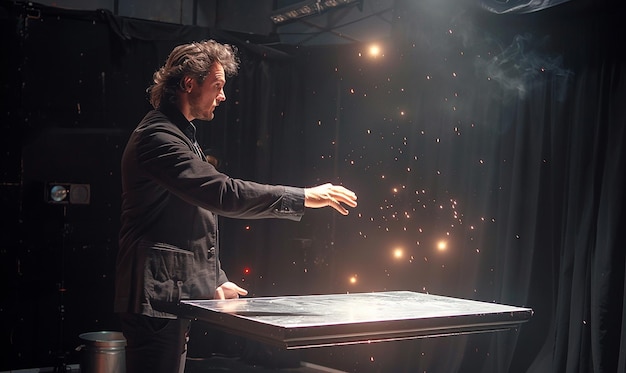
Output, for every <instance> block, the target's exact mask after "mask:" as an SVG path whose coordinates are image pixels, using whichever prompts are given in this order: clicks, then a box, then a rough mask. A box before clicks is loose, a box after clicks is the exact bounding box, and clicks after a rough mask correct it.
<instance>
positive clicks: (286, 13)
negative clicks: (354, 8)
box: [270, 0, 363, 25]
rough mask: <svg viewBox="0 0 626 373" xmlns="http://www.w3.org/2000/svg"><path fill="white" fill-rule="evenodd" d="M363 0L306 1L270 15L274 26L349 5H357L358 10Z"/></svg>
mask: <svg viewBox="0 0 626 373" xmlns="http://www.w3.org/2000/svg"><path fill="white" fill-rule="evenodd" d="M362 3H363V0H308V1H302V2H299V3H296V4H293V5H291V6H288V7H284V8H280V9H277V10H276V11H274V12H273V13H272V14H271V15H270V19H271V20H272V22H274V24H276V25H279V24H284V23H287V22H291V21H295V20H298V19H301V18H305V17H309V16H313V15H318V14H322V13H324V12H327V11H329V10H331V9H334V8H338V7H343V6H347V5H351V4H359V9H362V7H363V4H362Z"/></svg>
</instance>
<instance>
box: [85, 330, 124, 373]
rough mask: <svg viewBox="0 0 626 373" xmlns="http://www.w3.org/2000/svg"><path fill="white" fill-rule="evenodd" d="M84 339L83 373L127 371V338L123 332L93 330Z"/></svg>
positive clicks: (117, 372) (120, 372) (119, 372)
mask: <svg viewBox="0 0 626 373" xmlns="http://www.w3.org/2000/svg"><path fill="white" fill-rule="evenodd" d="M80 339H81V340H82V341H83V343H84V345H82V346H81V347H82V354H83V356H82V359H81V364H80V371H81V373H125V372H126V338H124V335H123V334H122V333H121V332H91V333H83V334H81V335H80Z"/></svg>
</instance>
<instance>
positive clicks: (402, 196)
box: [0, 1, 626, 372]
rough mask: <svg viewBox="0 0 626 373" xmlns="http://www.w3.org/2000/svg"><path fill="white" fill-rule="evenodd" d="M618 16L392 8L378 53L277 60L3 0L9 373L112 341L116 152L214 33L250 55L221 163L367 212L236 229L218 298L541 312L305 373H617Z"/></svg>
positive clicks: (450, 5) (227, 230) (219, 134)
mask: <svg viewBox="0 0 626 373" xmlns="http://www.w3.org/2000/svg"><path fill="white" fill-rule="evenodd" d="M613 14H614V12H611V10H610V9H608V7H606V6H604V5H599V4H596V5H593V6H592V5H590V4H586V3H581V2H576V1H572V2H570V3H568V4H564V5H560V6H557V7H554V8H550V9H547V10H544V11H540V12H535V13H530V14H524V15H513V14H510V15H495V14H490V13H487V12H485V11H483V10H481V9H479V8H476V7H472V6H468V5H467V4H463V3H457V2H453V1H444V2H441V1H436V2H435V1H422V2H412V1H398V2H397V4H396V17H395V18H394V19H395V21H394V25H393V29H394V32H393V36H392V38H390V39H389V40H381V41H380V42H381V44H380V45H381V48H382V55H378V56H377V57H372V56H370V55H369V51H368V46H366V45H349V46H334V47H332V46H329V47H316V48H287V47H276V46H274V47H272V48H270V47H268V46H263V45H259V44H257V43H246V42H245V39H242V38H241V35H234V34H226V33H218V32H215V31H210V30H206V29H202V28H197V27H183V26H176V25H169V24H161V23H154V22H147V21H138V20H128V19H121V18H118V17H113V16H111V15H110V14H109V13H107V12H106V11H98V12H71V11H61V10H58V9H53V8H41V7H37V6H28V5H26V4H19V3H8V2H4V3H3V8H2V39H1V40H2V43H3V45H5V46H6V47H5V50H8V51H10V53H3V57H4V58H3V59H2V61H3V66H5V68H4V69H3V72H2V74H3V75H2V96H1V98H2V102H4V104H3V108H5V109H4V110H3V112H2V123H3V130H4V133H5V136H3V137H2V146H3V147H2V148H3V157H2V203H3V208H2V211H3V213H2V223H3V230H2V232H3V233H2V243H1V245H2V246H1V249H2V250H0V255H1V256H2V257H1V260H0V262H1V263H2V275H3V281H2V283H3V296H2V301H1V307H0V312H1V315H0V319H1V320H2V321H1V322H2V344H1V348H2V350H3V351H4V353H3V356H7V358H6V359H5V358H4V357H3V359H2V367H0V369H15V368H20V367H33V366H41V365H43V364H54V363H55V361H56V360H57V359H58V355H59V354H64V353H66V352H67V351H73V348H74V347H76V346H77V345H78V344H79V343H80V341H79V339H78V334H79V333H82V332H88V331H93V330H106V329H115V328H117V322H116V319H115V317H114V316H113V315H112V313H111V309H112V307H111V298H112V281H113V280H112V276H113V264H114V258H115V252H116V245H117V242H116V239H117V229H118V218H119V168H118V166H119V158H120V155H121V151H122V150H123V146H124V143H125V140H126V137H127V134H128V132H129V131H130V130H132V128H133V127H134V125H135V124H136V123H137V122H138V121H139V120H140V118H141V116H142V115H143V114H144V112H145V111H146V110H148V109H149V107H148V103H147V100H146V96H145V88H146V87H147V86H148V85H149V84H150V79H151V74H152V72H153V71H154V70H155V69H156V68H157V67H158V66H159V65H161V64H162V63H163V61H164V59H165V57H166V56H167V53H168V52H169V50H170V49H171V47H172V46H173V45H176V44H178V43H180V42H183V41H189V40H198V39H202V38H206V37H214V38H217V39H219V40H220V41H225V42H230V43H234V44H236V45H238V46H239V48H240V52H241V57H242V68H241V72H240V74H239V76H238V77H236V78H233V79H231V80H229V83H228V85H227V92H226V95H227V104H226V105H223V106H222V107H220V109H219V110H218V112H217V113H216V119H215V120H214V121H213V122H211V123H200V124H199V125H200V128H201V140H202V141H201V142H202V143H203V145H204V147H205V148H207V149H210V150H211V152H212V153H214V154H216V155H217V156H218V157H219V158H220V160H221V165H220V167H222V168H223V169H224V170H225V171H226V172H228V173H229V174H231V175H232V176H235V177H241V178H248V179H254V180H258V181H261V182H269V183H282V184H292V185H312V184H316V183H320V182H326V181H331V182H336V183H343V184H345V185H347V186H348V187H350V188H352V189H354V190H355V191H356V192H357V193H358V195H359V207H358V208H357V209H355V210H353V211H352V212H351V214H350V215H349V216H348V217H345V218H344V217H340V216H338V215H337V214H336V213H333V212H332V211H327V210H314V211H308V212H307V214H306V216H305V217H304V218H303V221H302V222H300V223H294V222H282V221H236V220H226V219H225V220H224V221H223V224H222V235H223V239H222V242H223V245H224V248H223V264H224V266H225V268H226V269H227V271H228V273H229V276H230V278H231V280H233V281H235V282H238V283H241V284H242V285H243V286H244V287H247V288H248V289H249V290H250V292H251V295H253V296H265V295H279V294H280V295H282V294H309V293H330V292H358V291H384V290H397V289H402V290H414V291H422V292H430V293H434V294H441V295H449V296H455V297H461V298H469V299H476V300H484V301H489V302H498V303H505V304H513V305H519V306H528V307H531V308H533V310H534V311H535V314H534V316H533V318H532V319H531V321H530V322H528V323H526V324H524V325H522V326H521V327H520V328H516V329H515V330H512V331H507V332H499V333H494V334H484V335H471V336H455V337H446V338H438V339H426V340H417V341H404V342H392V343H380V344H371V345H359V346H344V347H336V348H320V349H314V350H307V351H303V352H302V358H303V359H306V360H312V361H315V362H319V363H321V364H325V365H329V366H332V367H335V368H338V369H344V370H348V371H358V372H362V371H380V372H384V371H435V372H452V371H459V372H480V371H483V372H505V371H509V372H526V371H531V372H618V371H624V369H625V368H626V366H625V359H626V356H625V355H624V352H623V351H622V350H623V349H621V348H620V345H621V344H622V343H623V339H624V335H625V334H624V332H623V331H622V330H623V325H622V319H623V316H624V313H623V302H624V299H625V298H624V279H625V278H624V263H625V260H624V259H625V258H624V238H623V235H622V229H623V227H624V219H625V217H624V199H623V190H624V187H626V185H625V182H624V162H625V154H624V150H622V145H623V144H624V141H625V140H626V138H625V136H626V134H625V132H624V131H625V129H624V125H625V121H626V111H625V110H624V106H623V103H624V102H625V98H626V97H624V95H625V94H626V87H625V83H626V81H625V80H626V78H625V77H624V74H623V71H624V62H623V60H622V59H620V58H619V56H620V53H619V46H620V44H619V43H620V42H619V40H621V38H622V37H623V32H620V30H619V28H618V27H617V25H618V22H617V18H618V17H617V16H613ZM205 124H206V125H205ZM48 181H56V182H73V183H87V184H89V185H90V186H91V200H90V204H88V205H53V204H49V203H46V202H45V195H44V189H45V188H44V185H45V183H46V182H48ZM441 242H445V244H446V246H445V249H439V248H438V244H439V243H441ZM397 250H399V251H398V252H401V253H402V256H395V255H394V253H395V252H396V251H397ZM350 279H354V280H356V281H355V282H352V281H350ZM196 349H197V350H200V351H202V350H203V347H202V346H200V347H198V346H197V345H196ZM76 358H77V356H76V355H75V353H70V354H69V357H68V359H70V360H73V359H76Z"/></svg>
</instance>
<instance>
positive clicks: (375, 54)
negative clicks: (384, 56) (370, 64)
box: [370, 44, 380, 57]
mask: <svg viewBox="0 0 626 373" xmlns="http://www.w3.org/2000/svg"><path fill="white" fill-rule="evenodd" d="M378 55H380V47H379V46H378V45H376V44H373V45H371V46H370V56H372V57H378Z"/></svg>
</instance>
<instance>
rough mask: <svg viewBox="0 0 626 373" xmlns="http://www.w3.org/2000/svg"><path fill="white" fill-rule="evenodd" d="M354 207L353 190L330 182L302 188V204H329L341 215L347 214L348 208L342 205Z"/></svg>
mask: <svg viewBox="0 0 626 373" xmlns="http://www.w3.org/2000/svg"><path fill="white" fill-rule="evenodd" d="M344 204H345V205H347V206H349V207H356V194H354V192H353V191H351V190H349V189H347V188H344V187H342V186H341V185H333V184H330V183H327V184H323V185H318V186H315V187H311V188H305V189H304V206H305V207H310V208H314V209H316V208H320V207H326V206H330V207H332V208H334V209H335V210H337V211H339V213H340V214H341V215H348V210H347V209H346V208H345V207H344V206H343V205H344Z"/></svg>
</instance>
